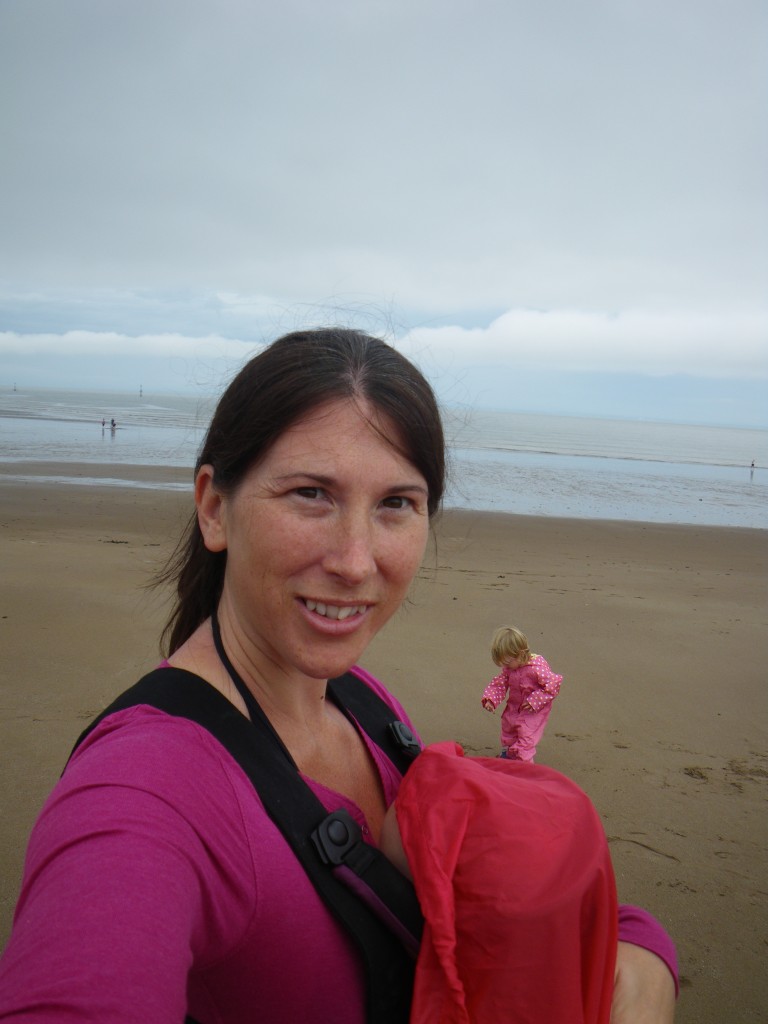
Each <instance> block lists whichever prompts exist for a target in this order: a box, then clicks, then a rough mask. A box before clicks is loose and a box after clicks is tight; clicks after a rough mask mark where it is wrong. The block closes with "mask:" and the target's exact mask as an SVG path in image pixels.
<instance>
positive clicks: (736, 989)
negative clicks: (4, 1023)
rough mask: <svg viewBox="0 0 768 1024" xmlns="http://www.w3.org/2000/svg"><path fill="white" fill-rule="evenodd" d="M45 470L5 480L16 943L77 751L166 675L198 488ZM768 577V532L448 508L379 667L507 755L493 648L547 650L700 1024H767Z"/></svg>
mask: <svg viewBox="0 0 768 1024" xmlns="http://www.w3.org/2000/svg"><path fill="white" fill-rule="evenodd" d="M11 469H12V471H13V479H12V478H11V474H10V470H11ZM23 470H24V467H23V466H20V465H18V464H16V465H13V466H12V467H9V466H4V467H0V531H1V532H0V538H1V540H2V543H1V544H0V573H1V574H2V588H1V590H0V645H1V649H2V662H1V663H0V682H1V685H2V696H1V697H0V708H1V711H0V776H1V784H0V810H1V811H2V821H3V827H2V830H1V832H0V945H4V943H5V940H6V938H7V935H8V933H9V930H10V925H11V917H12V913H13V906H14V903H15V900H16V896H17V893H18V886H19V880H20V875H21V871H22V865H23V855H24V847H25V844H26V838H27V835H28V832H29V829H30V827H31V825H32V823H33V821H34V819H35V817H36V815H37V813H38V811H39V809H40V807H41V805H42V802H43V800H44V799H45V796H46V794H47V793H48V791H49V790H50V788H51V786H52V785H53V784H54V782H55V780H56V778H57V776H58V774H59V773H60V771H61V769H62V767H63V765H64V762H65V761H66V758H67V755H68V752H69V750H70V748H71V746H72V743H73V741H74V740H75V738H76V737H77V735H78V734H79V732H80V731H81V730H82V729H83V728H84V727H85V725H86V724H87V723H88V721H89V720H90V719H91V718H92V717H93V716H94V715H96V714H97V713H98V712H99V711H100V710H101V708H102V707H103V706H105V705H106V704H107V703H108V702H109V701H110V700H111V699H112V697H113V696H115V695H116V694H117V693H119V692H120V691H121V690H122V689H124V688H125V687H127V686H128V685H130V684H131V683H133V682H134V681H135V680H136V679H137V678H138V677H139V675H140V674H141V673H142V672H144V671H145V670H147V669H148V668H150V667H152V666H153V665H154V664H155V663H156V662H157V660H158V646H157V639H158V636H159V632H160V629H161V626H162V624H163V621H164V612H165V604H164V597H163V595H162V594H161V593H158V592H152V591H147V590H146V589H145V587H144V584H145V583H146V581H147V580H148V578H149V577H150V576H151V574H152V573H153V571H155V570H156V569H157V568H158V567H159V566H160V565H161V563H162V561H163V559H164V557H165V556H167V554H168V553H169V552H170V550H171V548H172V546H173V544H174V542H175V539H176V537H177V536H178V533H179V531H180V529H181V527H182V524H183V522H184V521H185V520H186V518H187V515H188V513H189V511H190V508H191V495H190V493H189V492H187V491H167V490H153V489H137V488H135V487H124V488H121V487H114V486H112V487H106V486H99V484H98V482H96V483H93V482H89V483H87V484H85V483H82V484H77V483H76V482H72V483H59V484H55V485H50V484H46V483H41V482H40V481H35V479H34V477H30V478H28V479H25V480H18V479H16V476H17V475H18V474H19V473H22V472H23ZM93 471H94V467H92V466H89V467H85V468H84V467H77V466H73V465H69V466H67V467H66V473H67V474H68V475H70V476H71V475H73V474H74V475H75V476H76V475H77V474H78V472H79V473H80V475H81V476H82V477H85V476H86V474H87V475H88V476H92V475H93ZM34 472H35V473H36V474H41V473H48V474H50V475H55V472H56V467H50V466H49V467H44V466H42V465H41V464H38V465H36V466H35V468H34ZM136 472H137V470H136V469H135V467H132V476H135V474H136ZM142 472H143V473H144V474H145V475H146V474H150V473H153V472H157V471H155V470H152V469H151V468H148V469H146V470H143V471H142ZM169 472H172V471H167V470H164V471H163V475H162V479H168V478H169ZM186 477H187V474H186V473H182V472H179V479H180V480H182V479H186ZM767 580H768V533H766V531H761V530H754V529H728V528H721V527H689V526H669V525H645V524H641V523H630V522H611V521H602V522H598V521H594V520H565V519H554V518H533V517H526V516H518V515H501V514H492V513H474V512H466V511H461V512H447V513H445V514H444V515H443V517H442V519H441V520H440V521H439V523H438V525H437V529H436V533H435V538H434V541H433V542H432V543H431V544H430V546H429V549H428V552H427V557H426V560H425V565H424V568H423V569H422V571H421V573H420V575H419V578H418V580H417V581H416V584H415V586H414V588H413V592H412V596H411V600H410V602H409V604H408V606H407V607H405V608H404V609H403V610H402V611H401V612H400V613H399V614H398V616H397V617H396V618H395V619H394V620H393V621H392V622H391V623H390V625H389V626H388V627H387V628H386V630H385V631H384V632H383V633H382V634H381V635H380V636H379V637H378V638H377V639H376V641H375V643H374V644H373V645H372V647H371V648H370V649H369V651H368V652H367V654H366V658H365V661H364V664H365V666H366V667H367V668H369V669H371V670H372V671H373V672H374V673H376V674H377V675H379V676H381V677H382V678H383V679H384V680H385V681H386V682H387V683H388V684H389V686H390V688H391V689H392V690H393V691H394V692H395V693H396V694H397V696H398V697H399V698H400V699H401V700H402V701H403V703H404V704H405V706H406V707H407V708H408V710H409V712H410V714H411V716H412V718H413V720H414V722H415V723H416V725H417V727H418V728H419V729H420V731H421V733H422V735H423V737H424V738H425V740H427V741H434V740H440V739H455V740H457V741H459V742H460V743H462V744H463V745H464V747H465V748H466V750H467V751H468V752H469V753H482V754H494V753H496V751H497V745H498V729H499V719H498V716H491V715H488V714H487V713H485V712H483V711H482V709H481V708H480V704H479V699H480V694H481V692H482V689H483V687H484V686H485V684H486V683H487V681H488V680H489V679H490V678H491V676H492V675H493V674H494V666H493V664H492V662H491V660H490V657H489V654H488V646H489V640H490V636H491V634H492V632H493V630H494V628H495V627H496V626H498V625H501V624H503V623H513V624H516V625H518V626H520V627H521V628H522V629H524V630H525V631H526V632H527V633H528V636H529V638H530V639H531V641H532V646H533V648H534V650H536V651H539V652H540V653H542V654H544V655H545V656H546V657H547V659H548V660H549V662H550V664H551V665H552V667H553V668H554V669H555V670H556V671H558V672H561V673H562V674H563V676H564V683H563V687H562V691H561V695H560V697H559V698H558V699H557V700H556V702H555V705H554V709H553V712H552V716H551V718H550V723H549V726H548V731H547V732H546V733H545V736H544V739H543V741H542V743H541V745H540V747H539V756H538V760H539V761H540V762H542V763H545V764H549V765H551V766H553V767H554V768H557V769H558V770H560V771H563V772H565V773H566V774H568V775H570V776H571V777H572V778H574V779H575V780H576V781H577V782H578V783H579V784H580V785H581V786H582V787H583V788H584V789H585V790H586V791H587V792H588V793H589V794H590V796H591V797H592V799H593V800H594V802H595V804H596V805H597V807H598V810H599V811H600V814H601V816H602V818H603V821H604V823H605V828H606V832H607V834H608V836H609V839H610V843H611V850H612V854H613V858H614V863H615V868H616V875H617V880H618V886H619V895H620V898H621V899H622V900H623V901H624V902H634V903H638V904H640V905H642V906H644V907H646V908H648V909H649V910H650V911H651V912H653V913H655V914H656V915H657V916H658V917H659V918H660V919H661V921H662V922H663V923H664V924H665V926H666V927H667V928H668V929H669V930H670V932H671V933H672V935H673V936H674V938H675V940H676V942H677V945H678V953H679V956H680V962H681V973H682V990H681V999H680V1004H679V1009H678V1014H677V1020H678V1021H679V1022H681V1024H715V1022H717V1024H723V1022H739V1024H749V1022H758V1021H765V1020H766V1013H767V1012H768V1011H767V1010H766V1008H767V1007H768V979H767V978H766V973H765V970H764V967H763V965H764V958H765V942H766V929H767V926H768V915H767V913H766V909H767V907H768V892H767V888H766V881H765V876H766V856H765V848H766V838H767V836H766V833H767V832H768V826H767V825H766V815H765V798H766V791H767V789H768V756H766V755H767V752H768V745H767V743H766V732H767V730H766V678H767V673H766V664H768V629H766V618H767V617H768V611H767V604H768V602H766V596H767V594H766V581H767Z"/></svg>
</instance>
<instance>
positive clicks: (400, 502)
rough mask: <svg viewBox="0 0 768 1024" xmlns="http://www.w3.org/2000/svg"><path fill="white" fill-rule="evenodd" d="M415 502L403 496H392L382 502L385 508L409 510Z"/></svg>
mask: <svg viewBox="0 0 768 1024" xmlns="http://www.w3.org/2000/svg"><path fill="white" fill-rule="evenodd" d="M412 504H413V502H412V501H411V499H410V498H406V497H405V496H404V495H402V494H391V495H390V496H389V497H388V498H385V499H384V501H382V505H383V506H384V508H408V507H409V506H410V505H412Z"/></svg>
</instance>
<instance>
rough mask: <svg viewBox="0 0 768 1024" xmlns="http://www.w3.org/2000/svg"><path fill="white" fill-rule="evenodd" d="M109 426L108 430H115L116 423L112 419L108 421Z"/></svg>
mask: <svg viewBox="0 0 768 1024" xmlns="http://www.w3.org/2000/svg"><path fill="white" fill-rule="evenodd" d="M109 428H110V430H116V429H117V423H115V421H114V420H110V421H109Z"/></svg>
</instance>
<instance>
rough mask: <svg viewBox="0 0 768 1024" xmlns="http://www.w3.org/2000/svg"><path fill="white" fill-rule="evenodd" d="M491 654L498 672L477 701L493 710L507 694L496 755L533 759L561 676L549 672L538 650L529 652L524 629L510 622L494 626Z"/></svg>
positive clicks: (519, 759) (520, 759) (558, 690)
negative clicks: (536, 652)
mask: <svg viewBox="0 0 768 1024" xmlns="http://www.w3.org/2000/svg"><path fill="white" fill-rule="evenodd" d="M491 657H492V658H493V660H494V662H495V663H496V664H497V665H498V666H499V667H500V668H501V672H500V673H499V674H498V675H497V676H494V678H493V679H492V680H491V681H490V683H489V684H488V686H486V688H485V690H484V691H483V696H482V700H481V703H482V705H483V707H484V708H485V710H486V711H490V712H491V713H493V712H494V711H495V710H496V708H497V707H498V706H499V704H501V702H502V701H503V700H504V698H505V696H506V697H507V706H506V707H505V708H504V711H503V712H502V715H501V754H500V755H499V756H500V757H509V758H512V759H514V760H518V761H533V758H534V755H535V754H536V747H537V745H538V742H539V740H540V739H541V737H542V735H543V734H544V727H545V726H546V724H547V719H548V718H549V713H550V711H551V710H552V701H553V700H554V699H555V697H556V696H557V695H558V693H559V692H560V683H561V682H562V681H563V677H562V676H559V675H557V674H556V673H555V672H553V671H552V669H551V668H550V667H549V665H548V664H547V662H546V660H545V659H544V658H543V657H542V656H541V655H540V654H532V653H531V650H530V647H529V646H528V639H527V637H526V636H525V633H521V632H520V630H519V629H516V628H515V627H514V626H502V627H501V628H500V629H497V630H496V632H495V633H494V635H493V640H492V641H491Z"/></svg>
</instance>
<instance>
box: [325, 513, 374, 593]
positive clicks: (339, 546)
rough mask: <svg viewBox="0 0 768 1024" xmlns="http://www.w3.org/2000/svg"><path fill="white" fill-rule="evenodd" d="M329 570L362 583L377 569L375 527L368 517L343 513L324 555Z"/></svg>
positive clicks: (335, 574)
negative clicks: (344, 514)
mask: <svg viewBox="0 0 768 1024" xmlns="http://www.w3.org/2000/svg"><path fill="white" fill-rule="evenodd" d="M324 566H325V569H326V571H327V572H330V573H333V575H334V576H340V577H341V578H342V579H343V580H344V581H345V582H346V583H351V584H360V583H363V582H364V581H365V580H366V579H368V577H369V576H371V575H372V574H373V573H375V572H376V557H375V554H374V537H373V527H372V524H371V522H370V520H369V519H368V517H367V516H366V517H359V516H342V517H340V519H339V521H338V523H337V524H336V529H335V530H334V532H333V536H332V538H331V541H330V546H329V549H328V551H327V553H326V556H325V559H324Z"/></svg>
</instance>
